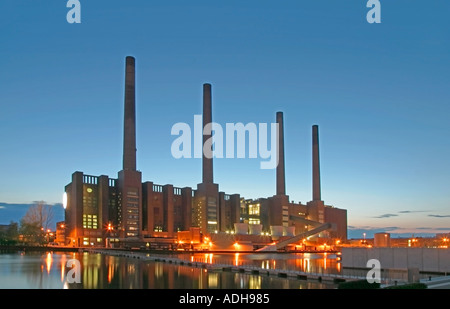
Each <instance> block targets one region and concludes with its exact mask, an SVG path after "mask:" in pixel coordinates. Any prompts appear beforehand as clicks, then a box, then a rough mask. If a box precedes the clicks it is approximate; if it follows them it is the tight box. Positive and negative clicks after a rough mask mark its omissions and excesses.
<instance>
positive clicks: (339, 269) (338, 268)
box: [337, 262, 341, 272]
mask: <svg viewBox="0 0 450 309" xmlns="http://www.w3.org/2000/svg"><path fill="white" fill-rule="evenodd" d="M337 270H338V272H341V263H340V262H338V263H337Z"/></svg>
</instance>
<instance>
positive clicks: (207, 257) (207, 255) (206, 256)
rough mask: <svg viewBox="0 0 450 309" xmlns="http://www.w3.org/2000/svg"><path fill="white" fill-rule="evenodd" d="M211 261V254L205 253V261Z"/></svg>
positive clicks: (210, 262)
mask: <svg viewBox="0 0 450 309" xmlns="http://www.w3.org/2000/svg"><path fill="white" fill-rule="evenodd" d="M212 262H213V254H212V253H205V263H209V264H212Z"/></svg>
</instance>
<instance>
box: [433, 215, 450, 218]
mask: <svg viewBox="0 0 450 309" xmlns="http://www.w3.org/2000/svg"><path fill="white" fill-rule="evenodd" d="M428 217H433V218H450V215H428Z"/></svg>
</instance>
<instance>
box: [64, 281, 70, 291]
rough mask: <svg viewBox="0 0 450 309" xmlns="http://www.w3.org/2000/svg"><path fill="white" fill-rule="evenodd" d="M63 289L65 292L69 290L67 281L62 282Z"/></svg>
mask: <svg viewBox="0 0 450 309" xmlns="http://www.w3.org/2000/svg"><path fill="white" fill-rule="evenodd" d="M63 289H65V290H68V289H69V284H68V283H67V281H65V282H64V286H63Z"/></svg>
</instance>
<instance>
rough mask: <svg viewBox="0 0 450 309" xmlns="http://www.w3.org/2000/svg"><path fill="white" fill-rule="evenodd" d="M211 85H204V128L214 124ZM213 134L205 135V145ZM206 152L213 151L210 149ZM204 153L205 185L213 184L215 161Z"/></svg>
mask: <svg viewBox="0 0 450 309" xmlns="http://www.w3.org/2000/svg"><path fill="white" fill-rule="evenodd" d="M211 104H212V103H211V84H203V128H205V126H206V125H207V124H209V123H211V122H212V107H211ZM211 136H212V135H211V134H207V135H203V144H202V145H205V142H206V141H207V140H208V139H209V138H210V137H211ZM206 151H212V149H208V150H206ZM202 153H203V183H213V160H212V156H211V155H210V154H211V153H209V158H208V157H206V156H205V150H204V151H203V152H202Z"/></svg>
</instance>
